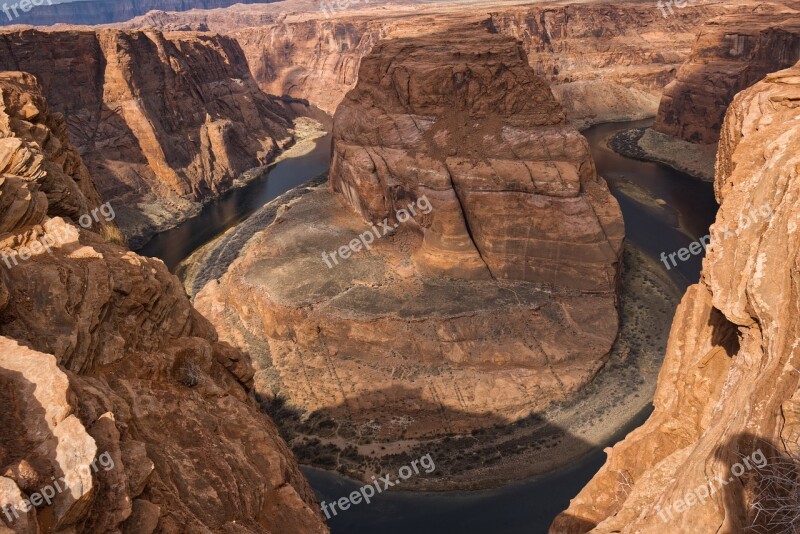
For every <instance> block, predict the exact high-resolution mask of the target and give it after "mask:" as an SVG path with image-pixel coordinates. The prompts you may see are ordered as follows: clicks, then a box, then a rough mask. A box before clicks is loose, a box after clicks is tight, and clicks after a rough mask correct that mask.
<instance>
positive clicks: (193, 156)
mask: <svg viewBox="0 0 800 534" xmlns="http://www.w3.org/2000/svg"><path fill="white" fill-rule="evenodd" d="M0 69H2V70H11V71H25V72H29V73H31V74H33V75H35V76H36V78H37V79H38V80H39V83H40V84H41V87H42V90H43V91H44V94H45V95H46V97H47V98H48V102H49V104H50V105H51V106H52V108H53V110H54V111H56V112H59V113H61V114H63V115H64V116H65V117H66V124H67V133H68V135H69V139H70V141H71V142H72V143H73V144H74V145H75V146H76V147H77V148H78V150H79V152H80V154H81V157H82V158H83V161H84V162H85V164H86V166H87V168H88V170H89V174H90V175H91V177H92V180H93V181H94V183H95V185H96V187H97V190H98V192H99V193H100V195H101V196H102V197H103V198H104V199H105V200H106V201H108V202H111V204H112V205H113V206H114V207H115V209H116V211H117V219H116V220H117V223H118V224H119V227H120V229H121V230H122V233H123V234H124V236H125V237H126V238H127V240H128V242H129V244H130V245H131V246H132V247H133V248H137V247H138V246H141V245H142V244H144V242H146V241H147V239H148V238H149V237H151V236H152V235H153V234H154V233H155V232H157V231H162V230H164V229H166V228H170V227H171V226H174V225H175V224H177V223H179V222H181V221H183V220H185V219H186V218H187V217H190V216H192V215H195V214H197V213H198V211H199V210H200V208H201V207H202V205H203V203H205V202H207V201H208V200H209V199H211V198H214V197H216V196H218V195H219V194H221V193H223V192H224V191H226V190H228V189H230V188H232V187H234V186H235V183H236V182H237V181H239V180H241V179H242V174H243V173H245V171H248V170H250V169H253V168H256V167H259V166H261V165H264V164H266V163H267V162H269V161H270V160H271V159H272V158H274V157H275V156H276V155H277V154H278V153H279V152H280V151H281V150H282V149H283V148H285V147H286V146H287V145H288V144H290V143H291V141H292V133H291V131H290V123H291V121H290V118H289V116H288V114H287V113H286V111H285V110H284V109H283V108H282V107H281V105H280V104H279V103H278V102H277V100H276V99H275V98H273V97H270V96H268V95H265V94H264V93H263V92H261V91H260V90H259V89H258V87H257V86H256V84H255V82H254V81H253V79H252V77H251V76H250V71H249V68H248V65H247V62H246V60H245V57H244V56H243V54H242V50H241V48H239V46H238V45H237V43H236V41H234V40H232V39H230V38H227V37H223V36H219V35H205V34H196V33H168V34H164V33H161V32H155V31H149V32H136V31H117V30H98V31H76V30H69V31H38V30H22V31H9V30H6V31H5V32H2V33H0Z"/></svg>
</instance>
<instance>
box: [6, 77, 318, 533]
mask: <svg viewBox="0 0 800 534" xmlns="http://www.w3.org/2000/svg"><path fill="white" fill-rule="evenodd" d="M0 98H1V100H0V251H3V252H5V253H9V252H10V251H14V252H20V251H21V250H22V247H25V246H27V247H35V245H34V243H36V242H37V240H40V239H42V238H43V236H45V235H49V236H61V239H59V241H58V243H57V244H56V245H55V246H53V248H52V253H47V252H45V251H44V250H42V247H38V251H37V249H36V248H34V255H33V256H32V257H30V258H29V259H27V260H25V261H23V260H21V259H20V260H17V261H18V265H14V264H13V263H11V260H9V265H10V267H8V265H6V264H5V260H4V262H3V263H0V405H2V410H0V509H1V508H3V507H5V506H11V507H15V506H17V505H18V504H19V503H20V501H21V500H22V499H23V498H27V497H28V496H30V494H31V493H33V492H37V491H39V490H40V489H42V488H44V487H45V486H47V485H49V484H52V480H53V477H55V478H56V479H59V478H60V477H62V476H67V477H68V480H69V481H71V483H70V489H69V491H61V492H59V493H58V495H57V496H56V497H55V500H54V501H53V504H52V506H42V507H39V508H32V509H30V510H29V511H28V512H24V511H23V509H22V508H19V509H17V513H19V518H17V519H16V520H15V521H14V522H13V524H12V527H13V529H14V532H21V533H37V532H40V531H44V530H47V531H58V532H75V531H81V532H135V533H145V534H147V533H150V532H154V531H156V530H157V531H158V532H166V533H178V532H186V531H187V529H188V531H191V532H201V531H211V530H213V531H227V530H230V529H235V530H236V532H252V533H265V532H269V533H274V534H279V533H280V534H283V533H285V532H303V533H306V532H308V533H320V534H322V533H325V532H328V530H327V527H325V526H324V523H323V521H322V519H321V517H320V515H319V511H318V509H317V506H316V503H315V499H314V496H313V493H312V491H311V489H310V488H309V486H308V484H307V483H306V481H305V479H304V478H303V476H302V474H301V473H300V470H299V467H298V465H297V464H296V462H295V460H294V457H293V456H292V453H291V452H290V451H289V449H288V448H287V446H286V444H285V443H284V442H283V441H282V439H281V438H280V437H279V436H278V432H277V430H276V428H275V426H274V424H273V423H272V421H270V420H269V418H268V417H267V416H265V415H264V414H263V413H261V411H260V410H259V407H258V405H257V404H256V402H255V401H254V400H253V398H252V393H251V391H252V389H251V387H252V377H253V369H252V367H251V366H250V364H249V359H248V357H247V356H246V355H245V354H243V353H242V352H240V351H238V350H236V349H234V348H231V347H230V346H228V345H226V344H224V343H220V342H219V341H217V335H216V333H215V331H214V329H213V328H212V326H211V325H210V324H209V323H208V321H206V320H205V319H204V318H203V317H201V316H200V315H199V314H198V313H197V312H196V311H195V310H193V309H192V307H191V305H190V303H189V301H188V299H187V298H186V296H185V294H184V293H183V291H182V288H181V285H180V282H179V281H178V279H177V278H175V277H174V276H172V275H171V274H169V272H167V269H166V268H165V267H164V264H163V263H162V262H160V261H158V260H153V259H148V258H143V257H141V256H138V255H136V254H134V253H132V252H130V251H129V250H127V249H126V248H124V247H122V246H119V245H116V244H112V243H109V242H107V241H106V240H104V238H103V235H106V236H111V237H113V236H114V235H118V233H119V231H118V229H116V227H115V226H114V224H113V222H109V223H103V224H102V225H100V226H98V227H96V228H93V229H92V230H82V231H81V232H80V234H79V235H78V234H77V233H76V232H75V231H74V229H75V228H77V224H76V222H77V221H76V217H78V214H79V213H81V212H84V210H87V211H88V210H89V209H90V208H96V207H97V203H98V200H97V199H98V198H99V197H98V194H97V191H96V190H95V188H94V186H93V184H92V183H91V181H90V180H88V173H87V170H86V167H85V166H84V165H83V163H82V162H81V158H80V156H79V155H78V151H77V149H76V148H75V147H73V146H72V145H71V144H70V143H69V141H68V140H67V136H66V125H65V123H64V121H63V119H62V118H61V117H60V116H59V115H58V114H55V113H54V114H51V113H50V112H49V110H48V108H47V105H46V103H45V100H44V98H43V95H42V91H41V88H40V87H39V85H38V83H37V82H36V80H35V79H34V78H33V76H31V75H30V74H26V73H18V72H4V73H0ZM95 230H97V232H96V231H95ZM101 234H102V235H101ZM103 453H108V456H110V458H111V459H113V462H114V465H113V468H112V469H108V470H106V469H105V468H98V469H97V472H96V473H93V474H88V473H86V472H85V469H84V466H87V465H89V464H91V463H92V461H93V460H94V459H95V458H96V457H97V456H99V455H101V454H103ZM106 465H107V463H106ZM103 467H105V465H104V466H103ZM212 487H213V488H215V490H211V488H212ZM23 492H24V494H23ZM7 510H11V509H7ZM11 513H12V512H11V511H9V514H11ZM40 529H42V530H40ZM0 530H2V531H3V532H9V530H8V529H7V528H5V527H0Z"/></svg>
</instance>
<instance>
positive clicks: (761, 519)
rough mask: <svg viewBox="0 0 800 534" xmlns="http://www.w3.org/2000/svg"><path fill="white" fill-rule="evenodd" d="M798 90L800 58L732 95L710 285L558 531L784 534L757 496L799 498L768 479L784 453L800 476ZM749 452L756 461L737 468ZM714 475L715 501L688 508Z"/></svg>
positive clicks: (690, 297)
mask: <svg viewBox="0 0 800 534" xmlns="http://www.w3.org/2000/svg"><path fill="white" fill-rule="evenodd" d="M798 99H800V64H797V65H795V66H794V67H792V68H789V69H786V70H783V71H779V72H776V73H773V74H769V75H768V76H767V77H766V78H765V79H764V80H762V81H761V82H759V83H757V84H755V85H753V86H752V87H750V88H748V89H746V90H744V91H742V92H741V93H739V94H738V95H737V96H736V97H735V98H734V99H733V102H732V103H731V105H730V107H729V108H728V111H727V114H726V117H725V122H724V124H723V127H722V136H721V139H720V147H719V151H718V154H717V167H716V168H717V173H716V178H715V184H714V185H715V191H716V195H717V200H718V201H719V202H720V210H719V212H718V214H717V219H716V221H715V223H714V225H713V226H712V236H713V238H712V243H711V247H710V249H709V251H708V255H707V256H706V258H705V261H704V264H703V273H702V278H701V281H700V283H698V284H696V285H693V286H691V287H690V288H689V290H688V291H687V292H686V295H685V296H684V298H683V301H682V302H681V305H680V307H679V308H678V310H677V312H676V314H675V320H674V322H673V324H672V331H671V333H670V342H669V346H668V348H667V354H666V358H665V360H664V366H663V368H662V369H661V374H660V375H659V382H658V388H657V390H656V395H655V399H654V401H653V404H654V406H655V411H654V413H653V414H652V415H651V416H650V418H649V419H648V420H647V422H646V423H645V424H644V425H643V426H642V427H640V428H638V429H636V430H635V431H633V432H631V433H630V434H629V435H628V436H627V437H626V438H625V440H623V441H622V442H620V443H618V444H617V445H615V446H614V447H613V448H612V449H608V450H607V453H608V460H607V461H606V464H605V465H604V466H603V467H602V469H601V470H600V471H599V473H598V474H597V475H596V476H595V477H594V478H593V479H592V480H591V482H590V483H589V484H588V485H587V486H586V487H585V488H584V489H583V490H582V491H581V493H580V494H579V495H578V496H577V497H576V498H575V499H573V500H572V502H571V504H570V507H569V509H568V510H567V511H566V512H564V513H562V514H561V515H560V516H559V517H558V518H557V519H556V521H555V523H554V524H553V526H552V527H551V528H550V532H551V533H554V534H555V533H565V532H570V533H571V532H587V531H590V530H591V531H592V532H598V533H603V532H608V533H611V532H745V531H748V530H749V529H751V528H753V530H754V531H758V532H778V531H782V530H783V529H782V528H781V527H780V526H779V525H777V524H776V523H772V524H769V523H768V521H769V520H770V519H771V516H770V514H769V513H768V512H765V511H763V510H762V511H761V512H758V510H757V509H756V508H755V507H754V502H755V500H756V498H757V496H758V495H759V494H761V493H760V492H761V491H768V492H772V494H771V496H772V498H776V499H777V498H780V499H784V501H783V502H784V503H786V504H787V505H789V506H790V507H791V506H794V505H795V503H796V500H795V499H796V495H795V494H794V493H793V492H792V491H784V488H781V487H777V488H775V487H768V486H767V484H768V481H769V479H768V477H767V475H768V474H769V473H770V472H773V473H774V472H775V471H774V470H775V469H777V468H779V465H780V462H782V463H783V468H784V469H787V468H788V469H791V471H789V473H796V468H797V467H796V458H797V456H798V452H800V450H798V439H797V438H798V436H800V418H798V417H797V413H798V406H799V404H798V387H797V384H798V373H797V366H796V365H795V362H794V358H795V352H796V350H795V347H796V345H797V339H798V337H800V322H799V321H798V316H797V314H796V313H794V312H793V311H792V310H794V309H795V307H796V304H797V302H798V300H800V295H798V290H797V284H796V283H795V282H794V280H795V276H796V274H795V273H796V265H797V258H798V238H797V233H796V231H795V230H796V228H797V213H798V211H799V210H800V206H798V202H799V201H798V198H800V195H798V187H800V182H798V180H797V176H798V175H797V168H798V167H797V165H798V162H797V148H798V147H800V115H798V108H797V102H798ZM753 213H755V215H753ZM726 232H727V233H726ZM759 450H760V451H761V452H762V453H763V455H764V456H763V458H764V460H765V462H764V464H763V465H760V466H759V464H761V462H760V461H758V460H757V459H754V457H753V456H752V454H754V453H755V452H756V451H759ZM747 456H750V458H748V461H749V462H750V464H751V466H752V467H750V468H746V467H744V464H742V465H743V467H742V469H741V470H739V469H738V468H734V466H735V465H736V464H737V463H742V462H743V461H744V458H745V457H747ZM756 466H759V467H756ZM712 480H713V481H714V482H713V484H714V486H713V487H714V491H713V492H710V495H709V496H708V497H707V498H704V499H695V502H694V504H691V503H690V504H689V505H677V503H678V502H679V501H683V500H684V499H685V497H686V495H688V494H689V493H694V492H695V489H696V488H700V487H703V486H705V487H706V488H708V487H709V486H708V485H709V484H710V481H712ZM720 480H722V481H724V483H721V482H720ZM701 493H702V492H701ZM762 502H764V501H762ZM766 504H768V503H766ZM667 506H669V507H670V508H669V509H667ZM676 506H677V507H676ZM767 508H768V506H767Z"/></svg>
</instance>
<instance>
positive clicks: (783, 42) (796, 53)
mask: <svg viewBox="0 0 800 534" xmlns="http://www.w3.org/2000/svg"><path fill="white" fill-rule="evenodd" d="M798 60H800V12H798V11H797V10H796V9H790V8H788V7H785V6H780V5H774V4H763V5H759V6H758V7H749V8H746V9H745V8H742V9H737V10H735V11H734V12H733V13H731V14H728V15H724V16H721V17H717V18H714V19H712V20H709V21H708V22H707V23H705V24H704V25H703V26H702V29H701V30H700V34H699V36H698V37H697V41H696V42H695V43H694V46H693V47H692V52H691V55H690V56H689V58H688V59H687V60H686V62H685V63H684V64H683V65H681V67H680V70H678V74H677V76H676V79H675V80H674V81H673V82H671V83H670V84H669V85H668V86H667V87H666V88H665V89H664V95H663V97H662V100H661V103H660V105H659V108H658V115H657V117H656V120H655V123H654V124H653V129H654V130H656V131H658V132H661V133H665V134H668V135H672V136H675V137H678V138H680V139H683V140H685V141H689V142H691V143H701V144H710V143H716V142H717V141H718V140H719V134H720V129H721V127H722V121H723V119H724V118H725V110H726V109H727V107H728V105H729V104H730V102H731V101H732V100H733V97H734V95H736V94H737V93H738V92H739V91H741V90H743V89H745V88H747V87H750V86H751V85H753V84H754V83H756V82H757V81H759V80H761V79H762V78H763V77H764V76H765V75H766V74H767V73H770V72H775V71H777V70H780V69H784V68H787V67H789V66H791V65H794V64H795V62H797V61H798Z"/></svg>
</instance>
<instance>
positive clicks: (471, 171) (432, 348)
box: [195, 26, 624, 483]
mask: <svg viewBox="0 0 800 534" xmlns="http://www.w3.org/2000/svg"><path fill="white" fill-rule="evenodd" d="M358 78H359V82H358V85H357V86H356V88H355V89H353V90H352V91H351V92H349V93H348V95H347V97H346V98H345V101H344V102H343V103H342V104H341V105H340V106H339V109H338V111H337V113H336V116H335V121H334V122H335V125H334V155H333V162H332V166H331V171H330V186H329V188H326V187H316V188H311V189H310V190H309V191H308V192H307V193H306V194H304V195H303V196H301V197H300V198H294V199H292V200H289V201H286V202H283V203H280V204H279V206H277V207H275V210H276V211H277V215H276V216H275V220H274V222H272V224H270V225H269V226H268V227H267V228H266V229H264V231H263V232H261V233H260V234H258V235H256V236H255V237H254V238H253V239H252V240H251V241H250V242H249V243H248V245H247V247H246V248H245V251H244V253H243V255H242V256H241V257H240V258H239V259H238V260H236V261H235V262H234V263H233V264H232V266H231V268H230V269H229V270H228V272H227V273H226V274H225V275H224V276H223V277H222V278H221V279H220V280H219V281H212V282H210V283H209V284H208V285H206V287H205V288H204V289H203V290H202V291H201V292H200V293H199V294H198V295H197V297H196V301H195V302H196V304H197V306H198V309H199V310H201V311H202V312H204V313H206V314H207V316H208V317H210V318H212V320H213V321H214V322H215V324H217V325H218V328H219V330H220V332H225V334H224V336H225V339H226V340H228V341H230V342H231V343H232V344H235V345H237V346H240V347H242V348H245V347H246V348H247V350H248V351H249V352H250V353H251V354H253V355H254V358H255V360H256V364H257V366H258V367H259V372H258V373H257V375H256V388H257V390H258V391H260V392H263V393H264V394H265V395H268V396H279V397H283V398H285V399H286V400H287V401H288V402H289V403H290V405H292V406H293V407H296V408H298V409H300V410H301V411H302V412H303V413H305V414H307V415H308V416H309V417H307V418H306V417H303V418H302V421H307V423H305V424H301V425H298V427H297V428H295V429H294V430H296V432H297V434H296V435H297V441H296V443H295V445H297V446H298V448H304V447H306V448H307V447H311V445H310V444H313V443H314V440H315V439H316V440H317V441H316V443H317V445H319V443H320V442H319V440H322V442H323V443H324V445H325V446H330V447H335V446H339V447H345V446H346V449H345V450H344V451H343V454H342V456H341V458H342V460H341V465H347V462H350V461H351V460H352V461H355V462H356V463H358V462H361V461H362V460H363V463H361V464H359V465H357V466H356V467H355V468H354V471H353V474H354V475H358V476H363V477H364V479H365V480H368V475H369V474H370V473H373V472H374V473H379V472H381V470H384V471H385V470H387V469H388V468H389V467H388V466H387V464H388V465H391V463H392V462H397V461H398V458H402V457H404V456H403V455H400V456H397V454H398V453H397V451H398V450H401V451H403V452H405V453H407V454H408V455H411V456H413V455H414V454H416V453H417V452H416V450H415V447H416V448H418V450H419V451H425V450H427V451H431V450H437V449H438V448H439V447H441V446H442V442H440V441H439V440H442V439H443V438H445V437H447V436H452V435H456V434H468V433H469V432H471V431H473V430H476V429H479V428H486V427H491V426H492V425H495V424H509V423H512V422H514V421H519V420H521V419H524V418H526V417H528V416H530V415H531V413H532V412H537V411H539V410H543V409H545V408H547V407H548V406H550V405H551V404H552V403H553V402H556V401H559V400H568V399H572V398H574V396H575V395H576V394H577V393H578V392H579V391H580V390H581V388H582V387H583V386H585V385H586V383H587V382H589V381H590V380H591V379H592V378H593V377H594V376H595V375H596V374H597V372H598V371H599V369H600V368H601V367H602V366H603V363H604V361H605V360H606V358H607V357H608V353H609V350H610V348H611V345H612V343H613V342H614V339H615V338H616V333H617V328H618V320H617V310H616V302H617V297H616V277H617V267H618V262H619V255H620V253H621V247H622V240H623V235H624V230H623V225H622V218H621V214H620V211H619V207H618V206H617V204H616V201H615V200H614V198H613V197H612V196H611V195H610V193H609V191H608V189H607V187H606V185H605V183H604V181H603V180H602V179H600V178H598V177H597V176H596V174H595V168H594V164H593V161H592V159H591V156H590V154H589V151H588V144H587V142H586V140H585V139H584V138H583V137H582V136H581V135H580V134H579V133H578V132H577V131H576V130H575V129H574V128H573V127H571V126H569V125H568V124H567V123H566V122H565V118H564V111H563V109H562V108H561V106H560V105H559V104H558V103H557V102H556V101H555V99H554V98H553V95H552V93H551V92H550V90H549V88H548V86H547V84H546V82H544V80H542V79H540V78H538V77H536V76H535V75H534V73H533V72H532V71H531V69H530V67H529V66H528V65H527V58H526V57H525V53H524V51H523V50H522V48H521V46H520V44H519V42H517V41H515V40H513V39H511V38H509V37H506V36H500V35H497V34H491V33H488V32H486V31H485V29H484V28H482V27H476V26H466V27H460V26H459V27H456V28H452V29H447V30H445V31H443V32H442V33H441V34H439V33H435V34H431V35H427V36H415V37H413V38H403V39H390V40H388V41H386V42H384V43H381V44H379V45H378V46H376V47H374V48H373V50H372V52H371V53H370V55H369V56H367V57H366V58H365V59H364V61H362V62H361V68H360V72H359V76H358ZM512 154H513V156H512ZM484 156H485V157H484ZM373 223H374V228H375V229H374V230H372V229H371V228H373V226H372V224H373ZM370 232H371V233H370ZM365 242H366V243H365ZM340 245H341V246H340ZM348 247H353V248H348ZM354 248H357V249H358V250H357V251H354ZM348 250H349V252H348ZM331 251H333V252H331ZM342 251H344V252H342ZM298 376H299V377H301V379H300V380H299V381H297V380H295V379H293V378H292V377H298ZM332 428H334V429H336V430H335V432H333V433H332V431H331V429H332ZM367 438H369V439H371V440H374V441H376V442H378V443H384V444H391V445H387V447H386V448H385V449H383V448H381V449H378V448H377V447H374V448H373V450H374V452H367V451H366V450H365V449H364V447H362V446H363V445H364V440H365V439H367ZM444 443H445V444H446V442H444ZM342 444H344V445H342ZM366 447H369V446H366ZM306 450H308V448H307V449H306ZM353 451H358V452H356V453H355V454H354V453H353ZM359 454H363V455H364V456H365V457H366V460H364V459H363V458H358V455H359ZM421 454H424V452H421ZM392 455H395V456H392ZM442 456H446V455H442ZM440 458H441V461H442V462H447V463H449V464H451V465H456V464H458V461H457V460H456V459H455V458H444V457H441V456H440ZM315 460H316V459H315V458H309V461H312V462H313V461H315ZM438 461H439V460H438V459H437V462H438ZM461 469H463V464H462V465H461ZM517 476H519V474H517ZM473 482H475V481H473ZM420 483H424V481H421V482H420Z"/></svg>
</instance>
